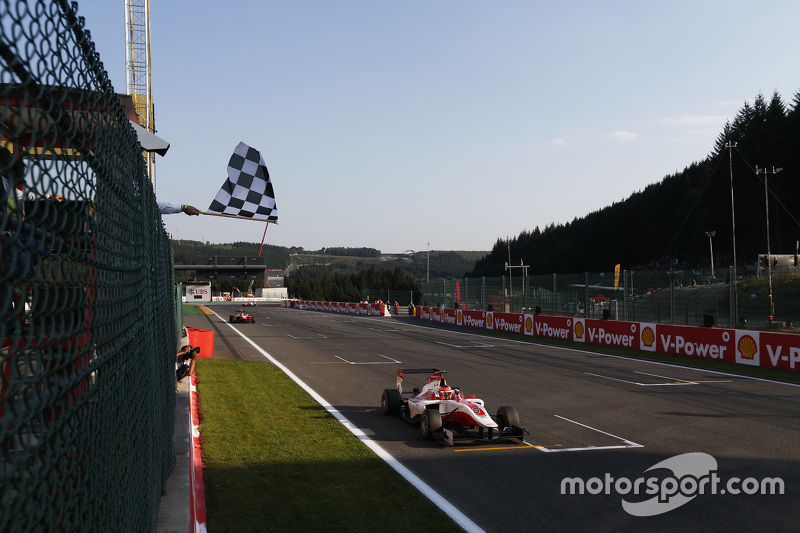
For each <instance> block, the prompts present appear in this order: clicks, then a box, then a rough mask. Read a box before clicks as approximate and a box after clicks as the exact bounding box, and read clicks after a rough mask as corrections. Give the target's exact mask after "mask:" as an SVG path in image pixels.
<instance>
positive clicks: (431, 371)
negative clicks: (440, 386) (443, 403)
mask: <svg viewBox="0 0 800 533" xmlns="http://www.w3.org/2000/svg"><path fill="white" fill-rule="evenodd" d="M405 374H433V375H439V376H444V375H445V374H447V371H446V370H439V369H438V368H399V369H397V390H399V391H400V392H401V393H402V392H403V385H402V384H403V377H404V376H405Z"/></svg>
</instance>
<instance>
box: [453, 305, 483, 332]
mask: <svg viewBox="0 0 800 533" xmlns="http://www.w3.org/2000/svg"><path fill="white" fill-rule="evenodd" d="M459 314H460V315H461V325H462V326H466V327H468V328H478V329H486V314H487V313H486V311H467V310H465V309H460V310H459Z"/></svg>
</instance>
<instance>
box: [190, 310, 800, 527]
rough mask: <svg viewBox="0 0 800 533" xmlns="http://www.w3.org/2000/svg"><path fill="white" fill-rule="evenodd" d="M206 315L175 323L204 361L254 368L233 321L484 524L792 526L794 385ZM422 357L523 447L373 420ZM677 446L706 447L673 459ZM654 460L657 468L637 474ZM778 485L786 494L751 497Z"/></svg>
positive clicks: (255, 355) (313, 316) (348, 322)
mask: <svg viewBox="0 0 800 533" xmlns="http://www.w3.org/2000/svg"><path fill="white" fill-rule="evenodd" d="M210 309H211V310H213V311H214V312H215V313H216V314H217V315H218V316H215V315H206V316H198V315H187V316H186V317H184V323H185V324H186V325H189V326H193V327H197V328H203V329H212V330H214V332H215V337H216V338H215V348H214V350H215V352H214V357H215V358H218V359H225V358H236V359H243V360H252V361H264V362H267V359H265V357H264V356H263V355H262V354H261V353H260V352H259V351H258V350H256V349H255V348H253V346H252V345H250V344H249V343H248V342H247V341H246V340H245V339H244V338H242V337H241V336H239V335H238V334H236V332H234V331H233V328H235V329H236V330H238V331H240V332H242V333H243V334H244V335H246V336H247V337H248V338H249V339H250V340H251V341H253V342H254V343H255V344H257V345H258V346H259V347H260V348H261V349H263V350H265V351H266V352H268V353H269V354H270V355H271V356H272V357H274V358H275V359H276V360H278V361H279V362H280V363H281V364H283V365H285V366H286V367H287V368H289V369H290V370H291V371H292V372H293V373H294V374H295V375H296V376H298V377H299V378H300V379H301V380H303V382H305V383H306V384H307V385H308V386H309V387H311V388H312V389H314V390H315V391H316V392H317V393H318V394H319V395H321V396H322V397H323V398H324V399H325V400H327V402H329V403H330V404H331V405H332V406H334V407H335V408H336V409H337V410H338V411H339V412H341V413H342V414H343V415H344V416H346V417H347V418H348V419H349V420H350V421H351V422H353V424H355V425H356V426H357V427H359V428H361V429H362V431H363V432H364V433H366V434H367V435H369V436H370V437H372V438H373V439H374V440H375V441H376V442H377V443H378V444H380V446H381V447H383V448H384V449H385V450H386V451H387V452H388V453H390V454H391V455H392V456H394V457H395V458H396V459H398V460H399V461H401V462H402V463H403V464H404V465H405V466H406V467H408V468H409V469H411V470H412V471H413V472H414V473H415V474H416V475H417V476H419V477H420V478H422V479H423V480H424V481H425V482H426V483H427V484H429V485H430V486H431V487H433V488H434V489H435V490H436V491H437V492H439V493H440V494H442V495H444V496H445V498H446V499H447V500H448V501H450V502H451V503H452V504H453V505H454V506H456V507H457V508H458V509H459V510H460V511H461V512H462V513H464V514H465V515H466V516H468V517H469V519H471V520H472V521H473V522H474V523H475V524H477V525H478V526H479V527H480V528H482V529H484V530H486V531H492V532H494V531H496V532H500V531H571V532H572V531H620V532H621V531H698V532H699V531H797V528H798V524H800V508H798V505H797V502H798V487H800V445H799V444H798V440H799V439H800V387H797V386H794V385H789V384H782V383H777V382H770V381H763V380H753V379H747V378H743V377H738V376H732V375H726V374H718V373H713V372H708V371H703V370H695V369H690V368H683V367H677V366H669V365H661V364H655V363H647V362H643V361H639V360H631V359H625V358H620V357H611V356H604V355H598V354H593V353H590V352H587V351H580V350H568V349H563V348H555V347H548V346H543V345H538V344H535V343H533V342H530V341H524V340H522V339H521V340H520V341H519V342H515V341H509V340H501V339H496V338H491V337H482V336H477V335H474V334H470V333H467V332H464V331H459V330H456V329H442V328H436V327H431V325H430V323H422V322H420V321H418V320H415V319H411V318H408V317H391V318H390V317H380V318H368V317H360V316H351V315H341V314H331V313H324V312H317V311H303V310H298V309H284V308H278V307H255V308H253V307H251V308H246V309H247V310H248V312H249V313H251V314H252V315H253V316H254V317H255V319H256V323H255V324H236V325H233V328H232V327H231V326H229V325H228V324H227V323H226V322H225V320H226V319H227V317H228V316H229V315H230V314H232V312H233V310H234V309H238V308H237V307H234V306H221V305H214V306H211V307H210ZM425 367H436V368H440V369H443V370H446V371H447V372H448V373H447V378H448V382H449V383H450V384H451V385H454V386H457V387H459V388H460V389H461V390H462V391H463V392H464V394H467V395H469V394H475V395H477V397H478V398H482V399H484V400H485V402H486V407H487V409H488V410H489V411H490V412H491V413H494V412H495V410H496V409H497V407H499V406H502V405H513V406H514V407H516V409H517V411H518V412H519V415H520V420H521V425H522V426H523V427H525V428H526V429H527V430H528V431H529V432H530V435H529V436H527V437H526V438H525V443H503V444H497V445H494V444H488V445H487V444H480V445H474V444H464V443H457V445H456V446H455V447H443V446H442V445H440V444H438V443H435V442H430V441H424V440H422V438H421V437H420V435H419V431H418V429H417V428H416V427H414V426H411V425H408V424H405V423H404V422H402V421H401V420H400V419H399V418H394V417H386V416H384V415H382V414H381V412H380V409H379V405H380V397H381V392H382V391H383V390H384V389H385V388H393V387H394V385H395V374H396V371H397V369H398V368H425ZM408 381H409V382H410V383H413V382H412V378H410V377H409V378H408ZM690 453H694V454H698V453H700V454H707V455H693V456H685V457H677V456H680V455H682V454H690ZM665 460H667V461H668V464H669V465H670V469H665V468H658V469H654V471H652V472H646V471H647V470H648V469H649V468H651V467H653V466H654V465H656V464H658V463H660V462H662V461H665ZM698 461H699V463H698ZM709 461H711V463H709ZM714 462H715V463H714ZM703 468H705V470H703ZM709 472H710V473H709ZM704 473H705V474H708V475H707V476H704V475H703V474H704ZM565 478H572V481H571V482H570V483H571V485H570V484H567V485H566V486H567V487H570V486H571V487H573V490H577V489H576V487H578V486H579V484H581V483H582V484H583V487H584V489H585V490H584V494H569V493H567V494H562V485H564V483H562V482H563V481H564V479H565ZM775 478H779V480H777V481H776V479H775ZM637 480H638V481H639V484H638V489H639V494H634V486H635V485H634V484H635V483H636V482H637ZM764 480H767V481H764ZM778 481H780V483H781V484H782V487H783V491H784V494H782V495H780V494H759V493H760V492H761V491H762V489H763V490H767V489H769V488H770V487H772V488H775V487H776V486H777V483H778ZM647 483H651V485H649V486H650V487H651V488H653V491H652V492H650V493H646V492H645V491H646V488H647V487H648V485H647ZM656 489H658V490H656ZM681 489H682V490H683V493H684V494H683V495H682V494H679V492H680V490H681ZM701 489H702V493H700V491H701ZM732 491H738V492H739V494H732V493H731V492H732ZM567 492H569V491H567ZM659 494H660V495H661V496H662V498H661V501H659V500H658V498H657V496H658V495H659ZM623 500H625V501H627V502H628V504H626V507H627V510H626V509H625V508H623ZM402 504H403V502H397V505H402ZM629 504H630V505H629ZM410 511H412V512H413V510H410ZM657 513H659V514H657ZM637 515H638V516H637ZM420 524H424V517H420ZM421 529H423V530H424V526H421Z"/></svg>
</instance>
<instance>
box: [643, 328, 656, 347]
mask: <svg viewBox="0 0 800 533" xmlns="http://www.w3.org/2000/svg"><path fill="white" fill-rule="evenodd" d="M655 340H656V334H655V333H653V328H650V327H646V328H644V329H643V330H642V342H643V343H644V345H645V346H647V347H648V348H652V346H653V342H655Z"/></svg>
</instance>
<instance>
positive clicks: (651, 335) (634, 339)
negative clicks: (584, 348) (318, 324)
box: [281, 300, 800, 371]
mask: <svg viewBox="0 0 800 533" xmlns="http://www.w3.org/2000/svg"><path fill="white" fill-rule="evenodd" d="M281 305H282V306H283V307H296V308H299V309H320V310H326V311H332V312H339V313H360V314H369V315H373V316H380V315H382V314H383V310H382V309H381V307H382V306H383V304H342V303H323V302H308V301H302V300H284V301H283V302H282V304H281ZM361 306H364V308H366V309H367V310H366V311H364V312H363V313H362V312H361V309H362V307H361ZM414 315H415V316H416V317H417V318H419V319H421V320H428V321H431V322H439V323H441V324H448V325H453V326H463V327H468V328H476V329H484V330H490V331H502V332H506V333H515V334H518V335H523V336H524V335H527V336H532V337H543V338H549V339H562V340H568V341H574V342H583V343H586V344H599V345H603V346H614V347H620V348H633V349H636V350H643V351H646V352H655V353H666V354H673V355H682V356H685V357H696V358H700V359H711V360H714V361H726V362H728V363H738V364H741V365H750V366H758V367H763V368H777V369H780V370H790V371H800V335H795V334H792V333H771V332H765V331H750V330H738V329H726V328H700V327H693V326H673V325H669V324H654V323H647V322H621V321H609V320H597V319H591V318H573V317H561V316H545V315H532V314H523V313H497V312H492V311H468V310H466V309H446V308H444V309H443V308H435V307H420V306H418V307H416V309H415V312H414Z"/></svg>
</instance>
